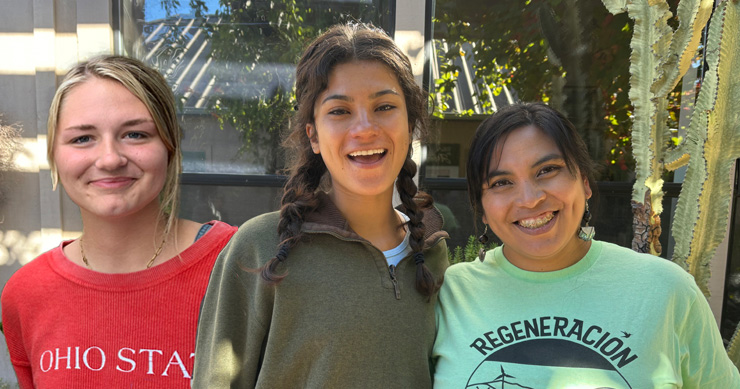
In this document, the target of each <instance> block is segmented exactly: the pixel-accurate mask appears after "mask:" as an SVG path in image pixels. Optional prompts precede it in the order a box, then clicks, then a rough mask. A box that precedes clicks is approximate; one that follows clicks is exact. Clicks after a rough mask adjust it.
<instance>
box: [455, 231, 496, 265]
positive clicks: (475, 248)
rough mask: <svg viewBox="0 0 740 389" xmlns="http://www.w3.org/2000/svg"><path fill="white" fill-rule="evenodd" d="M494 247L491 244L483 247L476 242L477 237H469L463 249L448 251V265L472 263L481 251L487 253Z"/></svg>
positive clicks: (493, 244)
mask: <svg viewBox="0 0 740 389" xmlns="http://www.w3.org/2000/svg"><path fill="white" fill-rule="evenodd" d="M496 246H497V244H496V243H493V242H489V243H487V244H485V245H484V244H482V243H480V242H479V241H478V238H477V237H475V236H473V235H470V236H469V237H468V243H467V244H465V247H463V246H457V247H455V248H454V249H452V250H448V252H447V258H449V259H450V265H454V264H456V263H461V262H472V261H474V260H477V259H478V258H479V255H480V251H481V249H484V250H485V251H488V250H491V249H494V248H496Z"/></svg>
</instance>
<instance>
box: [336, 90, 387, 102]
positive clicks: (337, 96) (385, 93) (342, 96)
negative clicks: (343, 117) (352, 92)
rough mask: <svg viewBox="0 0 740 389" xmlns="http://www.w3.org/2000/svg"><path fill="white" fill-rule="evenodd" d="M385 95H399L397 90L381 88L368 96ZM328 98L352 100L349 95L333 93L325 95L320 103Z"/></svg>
mask: <svg viewBox="0 0 740 389" xmlns="http://www.w3.org/2000/svg"><path fill="white" fill-rule="evenodd" d="M385 95H396V96H399V94H398V92H396V91H394V90H393V89H383V90H381V91H378V92H375V93H373V94H371V95H370V98H371V99H376V98H378V97H381V96H385ZM329 100H341V101H346V102H352V101H353V99H352V98H351V97H349V96H346V95H339V94H335V95H330V96H326V98H325V99H324V100H322V101H321V104H324V103H326V102H327V101H329Z"/></svg>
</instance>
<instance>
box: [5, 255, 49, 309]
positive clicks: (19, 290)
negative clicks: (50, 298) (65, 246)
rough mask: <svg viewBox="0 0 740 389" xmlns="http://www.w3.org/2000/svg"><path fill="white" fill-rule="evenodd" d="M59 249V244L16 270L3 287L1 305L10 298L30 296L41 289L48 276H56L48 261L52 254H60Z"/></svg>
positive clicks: (47, 280)
mask: <svg viewBox="0 0 740 389" xmlns="http://www.w3.org/2000/svg"><path fill="white" fill-rule="evenodd" d="M61 251H62V248H61V246H58V247H55V248H53V249H51V250H49V251H47V252H45V253H43V254H41V255H39V256H38V257H36V258H35V259H34V260H32V261H31V262H29V263H27V264H25V265H23V266H21V268H20V269H18V270H16V272H15V273H13V275H12V276H11V277H10V279H9V280H8V282H6V283H5V286H4V287H3V290H2V301H3V306H5V304H6V303H8V302H9V301H10V300H15V299H18V298H19V299H23V300H25V299H27V298H32V296H33V295H34V292H35V291H41V289H43V288H42V287H41V286H42V285H48V282H49V281H50V277H56V273H55V272H53V271H52V269H51V267H50V266H49V261H50V260H51V258H52V257H53V256H54V255H61Z"/></svg>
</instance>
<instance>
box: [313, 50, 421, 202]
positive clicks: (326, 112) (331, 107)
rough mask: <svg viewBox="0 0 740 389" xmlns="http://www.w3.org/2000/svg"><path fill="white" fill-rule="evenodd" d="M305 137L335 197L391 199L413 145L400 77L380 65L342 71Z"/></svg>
mask: <svg viewBox="0 0 740 389" xmlns="http://www.w3.org/2000/svg"><path fill="white" fill-rule="evenodd" d="M306 133H307V135H308V137H309V139H310V140H311V148H312V149H313V151H314V153H317V154H321V158H322V159H323V160H324V164H326V167H327V169H328V171H329V174H330V175H331V179H332V188H333V191H332V193H333V195H334V196H349V197H352V196H377V195H382V194H384V195H388V196H391V195H392V193H393V183H394V181H395V179H396V177H397V176H398V173H399V172H400V171H401V167H402V166H403V163H404V161H405V160H406V156H407V154H408V151H409V144H410V141H411V132H410V125H409V119H408V114H407V111H406V101H405V99H404V95H403V91H402V89H401V86H400V85H399V83H398V80H397V78H396V76H395V75H394V74H393V73H392V72H391V71H390V70H389V69H388V68H387V67H386V66H385V65H383V64H382V63H380V62H376V61H352V62H348V63H343V64H339V65H337V66H336V67H335V68H334V69H333V70H332V71H331V73H330V74H329V83H328V86H327V88H326V90H324V91H323V93H321V94H320V95H319V97H318V99H317V100H316V103H315V104H314V123H312V124H308V125H307V126H306Z"/></svg>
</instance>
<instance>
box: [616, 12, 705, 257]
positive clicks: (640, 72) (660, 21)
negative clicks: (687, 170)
mask: <svg viewBox="0 0 740 389" xmlns="http://www.w3.org/2000/svg"><path fill="white" fill-rule="evenodd" d="M603 2H604V5H605V6H606V7H607V9H608V10H609V11H610V12H612V13H615V14H616V13H621V12H624V11H627V14H628V16H629V17H630V18H631V19H633V20H634V22H635V26H634V34H633V36H632V41H631V43H630V47H631V48H632V55H631V57H630V74H631V78H630V92H629V96H630V100H631V101H632V104H633V106H634V122H633V127H632V150H633V155H634V158H635V162H636V166H635V175H636V179H637V181H636V182H635V185H634V187H633V191H632V207H633V208H632V209H633V215H634V218H633V220H634V221H633V225H634V228H635V232H636V233H635V237H634V239H633V241H632V248H633V249H634V250H636V251H640V252H650V253H652V254H655V255H660V252H661V247H660V245H659V243H657V242H658V240H657V237H658V236H660V213H661V212H662V211H663V205H662V202H663V190H662V187H663V178H662V176H663V172H664V168H663V162H662V161H663V157H664V154H665V152H666V151H667V145H668V144H669V139H670V132H669V130H668V126H667V124H666V116H667V110H666V106H667V98H666V97H667V95H668V93H669V92H670V91H672V90H673V88H674V87H675V86H676V84H677V83H678V81H679V80H680V79H681V77H682V76H683V74H684V73H686V70H687V69H688V67H689V65H690V63H691V57H692V55H693V54H694V51H695V50H696V47H697V46H698V43H699V39H700V38H701V31H702V29H703V28H704V26H705V25H706V23H707V20H708V19H709V16H710V14H711V11H712V3H713V1H712V0H681V2H680V3H679V5H678V9H677V16H678V21H679V26H678V29H676V31H675V32H674V31H673V30H672V29H671V27H670V26H668V23H667V21H668V19H669V18H670V17H671V16H672V15H671V12H670V10H669V8H668V4H667V3H666V2H665V1H655V0H650V1H649V0H635V1H626V0H603Z"/></svg>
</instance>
